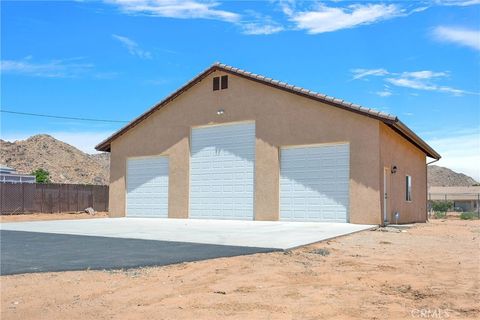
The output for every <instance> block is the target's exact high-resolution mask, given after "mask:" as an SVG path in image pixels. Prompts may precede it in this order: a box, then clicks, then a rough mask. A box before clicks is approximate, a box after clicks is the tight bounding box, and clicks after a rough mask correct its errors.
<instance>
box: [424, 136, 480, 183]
mask: <svg viewBox="0 0 480 320" xmlns="http://www.w3.org/2000/svg"><path fill="white" fill-rule="evenodd" d="M427 142H428V144H429V145H431V146H432V147H433V148H434V149H435V150H436V151H437V152H439V153H440V155H441V156H442V159H440V161H438V162H437V163H435V164H438V165H439V166H444V167H448V168H450V169H452V170H454V171H458V172H462V173H464V174H467V175H469V176H471V177H472V178H474V179H475V180H477V181H480V167H479V166H478V164H479V163H480V131H479V130H478V129H475V130H470V132H468V131H464V132H458V133H450V134H449V136H448V137H446V138H433V139H430V140H427Z"/></svg>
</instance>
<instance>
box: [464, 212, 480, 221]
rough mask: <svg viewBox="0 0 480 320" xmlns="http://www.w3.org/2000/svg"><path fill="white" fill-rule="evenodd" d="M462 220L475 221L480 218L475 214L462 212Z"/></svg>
mask: <svg viewBox="0 0 480 320" xmlns="http://www.w3.org/2000/svg"><path fill="white" fill-rule="evenodd" d="M460 219H462V220H473V219H478V216H477V214H476V213H475V212H462V213H460Z"/></svg>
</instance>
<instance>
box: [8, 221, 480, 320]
mask: <svg viewBox="0 0 480 320" xmlns="http://www.w3.org/2000/svg"><path fill="white" fill-rule="evenodd" d="M479 238H480V221H461V220H433V221H431V222H429V223H426V224H419V225H416V226H414V227H413V228H410V229H408V230H407V232H400V233H393V232H380V231H364V232H360V233H356V234H353V235H350V236H346V237H341V238H337V239H336V240H332V241H328V242H323V243H319V244H315V245H311V246H308V247H304V248H300V249H296V250H293V251H290V252H276V253H268V254H256V255H251V256H242V257H234V258H222V259H215V260H208V261H201V262H194V263H184V264H179V265H171V266H166V267H158V268H145V269H137V270H124V271H83V272H62V273H44V274H25V275H15V276H3V277H0V280H1V293H2V294H1V318H2V319H224V318H228V319H467V318H468V319H479V318H480V302H479V292H480V287H479V282H480V279H479V276H480V272H479V271H480V269H479V262H480V261H479V260H480V251H479Z"/></svg>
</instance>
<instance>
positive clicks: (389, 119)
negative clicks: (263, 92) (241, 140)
mask: <svg viewBox="0 0 480 320" xmlns="http://www.w3.org/2000/svg"><path fill="white" fill-rule="evenodd" d="M216 70H220V71H224V72H227V73H231V74H234V75H237V76H240V77H244V78H247V79H249V80H253V81H257V82H259V83H262V84H265V85H269V86H272V87H274V88H278V89H281V90H285V91H288V92H291V93H293V94H297V95H300V96H304V97H307V98H310V99H314V100H317V101H321V102H324V103H326V104H329V105H332V106H335V107H339V108H342V109H345V110H349V111H353V112H356V113H359V114H363V115H366V116H369V117H373V118H375V119H378V120H380V121H382V122H384V123H386V124H387V125H389V126H390V127H392V128H393V129H394V130H396V131H397V132H399V133H400V134H401V135H402V136H404V137H405V138H406V139H407V140H409V141H410V142H412V143H413V144H414V145H416V146H417V147H419V148H420V149H421V150H422V151H424V152H425V153H426V154H427V155H428V156H429V157H432V158H435V159H440V155H439V154H438V153H437V152H436V151H435V150H433V149H432V148H431V147H430V146H429V145H428V144H427V143H426V142H425V141H423V140H422V139H421V138H420V137H418V136H417V135H416V134H415V133H414V132H413V131H412V130H410V129H409V128H408V127H407V126H406V125H405V124H403V123H402V122H401V121H400V120H399V119H398V118H397V117H396V116H395V115H392V114H389V113H385V112H381V111H378V110H375V109H371V108H366V107H363V106H361V105H358V104H355V103H351V102H348V101H345V100H343V99H338V98H335V97H331V96H328V95H325V94H322V93H318V92H315V91H311V90H308V89H305V88H301V87H298V86H294V85H291V84H288V83H286V82H282V81H279V80H275V79H272V78H268V77H265V76H263V75H259V74H255V73H252V72H249V71H246V70H242V69H239V68H235V67H232V66H229V65H226V64H223V63H220V62H215V63H214V64H213V65H211V66H210V67H209V68H207V69H206V70H204V71H203V72H201V73H200V74H198V75H197V76H196V77H194V78H193V79H192V80H190V81H188V82H187V83H186V84H185V85H183V86H182V87H181V88H180V89H178V90H177V91H175V92H173V93H172V94H170V95H169V96H167V97H166V98H165V99H163V100H162V101H160V102H158V103H157V104H155V105H154V106H153V107H151V108H150V109H149V110H147V111H146V112H145V113H143V114H141V115H140V116H139V117H137V118H135V119H134V120H132V121H131V122H130V123H128V124H127V125H126V126H124V127H123V128H121V129H120V130H118V131H117V132H115V133H114V134H113V135H111V136H110V137H108V138H107V139H105V140H104V141H102V142H100V143H99V144H98V145H97V146H96V147H95V149H97V150H98V151H110V143H111V142H112V141H113V140H114V139H116V138H118V137H119V136H121V135H122V134H123V133H125V132H126V131H128V130H129V129H130V128H133V127H134V126H136V125H137V124H138V123H140V122H141V121H142V120H143V119H145V118H147V117H148V116H150V115H151V114H152V113H153V112H155V111H156V110H158V109H160V108H161V107H163V106H164V105H166V104H167V103H168V102H170V101H172V100H174V99H175V98H176V97H178V96H179V95H180V94H182V93H183V92H185V91H186V90H188V89H189V88H190V87H192V86H193V85H195V84H196V83H197V82H199V81H201V80H202V79H204V78H205V77H207V76H208V75H209V74H210V73H212V72H214V71H216Z"/></svg>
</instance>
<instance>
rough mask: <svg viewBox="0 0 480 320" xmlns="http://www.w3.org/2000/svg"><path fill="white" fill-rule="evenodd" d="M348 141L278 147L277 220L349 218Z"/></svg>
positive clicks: (337, 220)
mask: <svg viewBox="0 0 480 320" xmlns="http://www.w3.org/2000/svg"><path fill="white" fill-rule="evenodd" d="M349 158H350V157H349V145H348V144H335V145H324V146H312V147H299V148H283V149H281V161H280V220H287V221H326V222H348V202H349V196H348V195H349V167H350V163H349V162H350V161H349Z"/></svg>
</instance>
